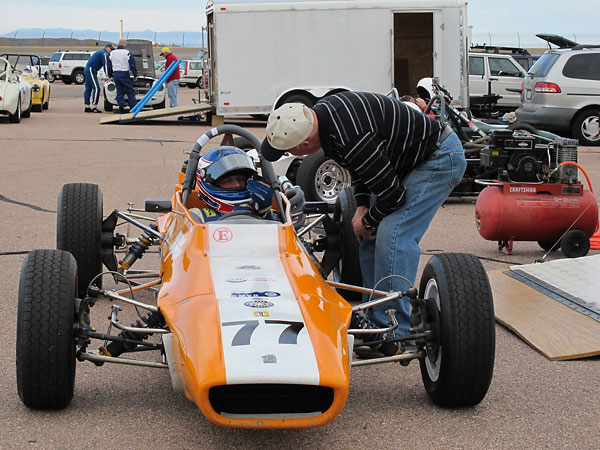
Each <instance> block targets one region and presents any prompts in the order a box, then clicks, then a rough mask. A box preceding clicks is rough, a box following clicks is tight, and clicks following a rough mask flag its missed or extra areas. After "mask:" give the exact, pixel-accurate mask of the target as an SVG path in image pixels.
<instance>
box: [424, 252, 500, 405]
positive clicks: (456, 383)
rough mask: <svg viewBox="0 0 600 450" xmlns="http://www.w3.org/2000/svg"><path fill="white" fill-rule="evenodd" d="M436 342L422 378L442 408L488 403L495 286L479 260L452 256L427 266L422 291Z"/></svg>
mask: <svg viewBox="0 0 600 450" xmlns="http://www.w3.org/2000/svg"><path fill="white" fill-rule="evenodd" d="M419 292H420V294H421V297H422V298H424V299H425V301H426V304H427V315H428V322H429V323H430V324H431V329H432V330H433V332H434V339H433V342H431V343H430V344H429V345H427V346H426V348H425V351H426V356H425V358H424V359H422V360H421V361H420V365H421V377H422V379H423V384H424V386H425V389H426V390H427V393H428V394H429V397H430V398H431V400H432V401H433V402H434V403H435V404H437V405H439V406H454V407H456V406H472V405H476V404H478V403H479V402H481V400H483V398H484V397H485V395H486V393H487V391H488V388H489V385H490V382H491V380H492V374H493V370H494V353H495V346H496V344H495V342H496V330H495V324H494V304H493V301H492V291H491V288H490V283H489V280H488V277H487V274H486V272H485V269H484V268H483V266H482V264H481V262H480V261H479V260H478V259H477V258H476V257H475V256H473V255H470V254H462V253H447V254H440V255H435V256H433V257H432V258H431V259H430V260H429V262H428V263H427V265H426V267H425V269H424V271H423V276H422V278H421V283H420V287H419Z"/></svg>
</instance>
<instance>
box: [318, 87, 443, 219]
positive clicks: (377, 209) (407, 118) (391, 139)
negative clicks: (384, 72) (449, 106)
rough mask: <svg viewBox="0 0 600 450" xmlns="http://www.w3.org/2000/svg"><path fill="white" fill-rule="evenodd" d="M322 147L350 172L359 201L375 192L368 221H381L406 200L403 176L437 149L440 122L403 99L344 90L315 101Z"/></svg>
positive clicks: (366, 204)
mask: <svg viewBox="0 0 600 450" xmlns="http://www.w3.org/2000/svg"><path fill="white" fill-rule="evenodd" d="M313 109H314V111H315V113H316V115H317V120H318V124H319V138H320V139H321V146H322V147H323V151H324V152H325V154H326V155H327V156H329V157H330V158H333V159H335V160H336V161H337V162H338V163H340V164H341V165H342V166H344V167H346V168H347V169H349V170H350V172H351V173H352V185H353V187H354V194H355V196H356V202H357V204H358V205H359V206H368V205H369V197H370V193H373V194H375V195H376V196H377V200H376V201H375V204H374V205H373V206H372V207H371V208H370V209H369V212H368V214H367V215H366V220H367V222H369V224H371V225H373V226H377V225H378V224H379V222H381V220H382V219H383V218H384V217H385V216H387V215H388V214H391V213H392V212H394V211H395V210H397V209H398V208H400V206H401V205H402V203H403V202H404V200H405V190H406V189H405V187H404V186H403V185H402V179H403V178H404V177H405V176H406V174H408V172H410V170H411V169H412V168H414V167H415V166H417V165H418V164H419V163H420V162H422V161H423V160H425V159H427V158H428V157H429V156H430V155H431V154H432V153H433V152H434V151H435V149H436V143H437V141H438V138H439V136H440V133H441V129H442V125H441V124H440V123H439V122H437V121H435V120H433V119H431V118H429V117H427V116H425V115H424V114H421V113H419V112H418V111H415V110H413V109H411V108H410V107H408V106H406V105H405V104H404V103H403V102H401V101H399V100H395V99H392V98H390V97H387V96H385V95H381V94H374V93H367V92H342V93H339V94H335V95H331V96H328V97H325V98H324V99H322V100H320V101H319V102H318V103H317V104H316V105H315V106H314V108H313Z"/></svg>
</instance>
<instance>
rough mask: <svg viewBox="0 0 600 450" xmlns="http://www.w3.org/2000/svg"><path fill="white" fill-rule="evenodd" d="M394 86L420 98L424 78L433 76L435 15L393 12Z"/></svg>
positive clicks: (400, 92) (402, 91)
mask: <svg viewBox="0 0 600 450" xmlns="http://www.w3.org/2000/svg"><path fill="white" fill-rule="evenodd" d="M392 52H393V58H394V87H395V88H396V89H398V93H399V94H400V96H402V95H405V94H410V95H412V96H413V97H416V95H417V83H418V81H419V80H420V79H421V78H425V77H431V76H433V13H430V12H429V13H394V45H393V49H392Z"/></svg>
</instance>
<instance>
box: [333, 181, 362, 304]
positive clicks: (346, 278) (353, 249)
mask: <svg viewBox="0 0 600 450" xmlns="http://www.w3.org/2000/svg"><path fill="white" fill-rule="evenodd" d="M355 212H356V199H355V198H354V193H353V191H352V188H350V187H345V188H344V189H342V190H341V192H340V194H339V195H338V197H337V200H336V202H335V209H334V212H333V220H334V221H335V222H338V223H341V234H342V249H341V250H342V257H341V259H340V262H339V263H338V267H337V268H336V269H334V270H335V274H336V275H337V276H336V278H338V279H337V280H336V281H339V282H340V283H346V284H353V285H358V286H360V285H362V272H361V270H360V259H359V256H358V247H359V244H358V241H357V240H356V236H355V235H354V228H353V227H352V218H353V217H354V213H355ZM338 292H339V293H340V295H341V296H342V297H344V298H345V299H346V300H348V301H351V302H360V301H361V299H362V294H361V293H360V292H355V291H348V290H345V289H338Z"/></svg>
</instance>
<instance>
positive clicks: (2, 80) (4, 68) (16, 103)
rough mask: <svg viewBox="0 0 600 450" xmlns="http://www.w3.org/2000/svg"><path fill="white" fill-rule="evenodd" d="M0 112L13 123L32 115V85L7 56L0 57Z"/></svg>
mask: <svg viewBox="0 0 600 450" xmlns="http://www.w3.org/2000/svg"><path fill="white" fill-rule="evenodd" d="M0 114H5V115H8V120H9V121H10V122H11V123H19V122H20V121H21V117H29V116H30V115H31V85H30V84H29V83H28V82H27V81H25V80H24V79H23V77H22V76H21V74H19V72H18V71H17V70H15V68H14V67H13V66H11V64H10V62H9V61H8V59H6V58H2V57H0Z"/></svg>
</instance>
